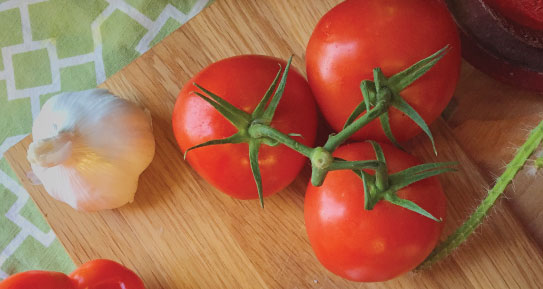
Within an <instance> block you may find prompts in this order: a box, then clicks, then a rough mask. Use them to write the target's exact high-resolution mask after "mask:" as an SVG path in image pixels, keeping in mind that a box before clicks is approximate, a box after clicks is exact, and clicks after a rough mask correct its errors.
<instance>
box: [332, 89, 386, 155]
mask: <svg viewBox="0 0 543 289" xmlns="http://www.w3.org/2000/svg"><path fill="white" fill-rule="evenodd" d="M389 102H390V100H389V99H385V100H382V101H379V102H378V103H377V104H376V105H375V107H374V108H373V109H371V110H370V111H369V112H368V113H366V114H364V115H363V116H361V117H360V118H358V119H357V120H355V121H354V122H353V123H351V124H349V125H348V126H347V127H345V128H344V129H343V130H341V131H340V132H338V133H337V134H334V135H330V137H329V138H328V140H327V141H326V144H325V145H324V149H326V150H327V151H329V152H333V151H334V150H336V148H337V147H339V146H340V145H341V144H343V143H344V142H345V141H346V140H347V139H349V138H350V137H351V136H352V135H353V134H354V133H356V132H357V131H358V130H359V129H361V128H362V127H363V126H365V125H367V124H368V123H370V122H371V121H373V120H374V119H376V118H378V117H379V116H380V115H382V114H383V113H386V112H387V110H388V107H389V105H390V103H389Z"/></svg>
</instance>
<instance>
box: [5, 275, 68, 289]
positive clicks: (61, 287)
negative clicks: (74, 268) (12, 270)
mask: <svg viewBox="0 0 543 289" xmlns="http://www.w3.org/2000/svg"><path fill="white" fill-rule="evenodd" d="M36 288H40V289H76V288H77V287H76V286H75V283H74V282H73V280H71V279H70V278H69V277H68V276H66V275H65V274H63V273H60V272H48V271H27V272H21V273H17V274H14V275H12V276H10V277H8V278H6V279H5V280H4V281H0V289H36Z"/></svg>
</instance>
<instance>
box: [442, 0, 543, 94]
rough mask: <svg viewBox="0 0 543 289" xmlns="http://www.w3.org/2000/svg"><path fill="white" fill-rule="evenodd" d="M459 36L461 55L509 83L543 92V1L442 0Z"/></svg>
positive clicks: (477, 66) (479, 67)
mask: <svg viewBox="0 0 543 289" xmlns="http://www.w3.org/2000/svg"><path fill="white" fill-rule="evenodd" d="M445 2H446V3H447V6H448V7H449V10H450V11H451V13H452V14H453V16H454V18H455V20H456V22H457V24H458V27H459V29H460V34H461V38H462V55H463V56H464V58H465V59H466V60H467V61H468V62H470V63H471V64H472V65H473V66H475V67H476V68H477V69H479V70H481V71H483V72H485V73H487V74H489V75H490V76H492V77H494V78H496V79H498V80H500V81H502V82H506V83H509V84H511V85H514V86H517V87H522V88H527V89H531V90H537V91H541V92H543V5H542V7H541V10H537V11H532V10H530V9H531V8H533V6H528V5H531V4H534V3H535V2H534V1H529V0H445Z"/></svg>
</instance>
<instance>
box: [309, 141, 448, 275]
mask: <svg viewBox="0 0 543 289" xmlns="http://www.w3.org/2000/svg"><path fill="white" fill-rule="evenodd" d="M381 147H382V150H383V153H384V156H385V159H386V163H387V167H388V171H389V173H390V174H393V173H396V172H399V171H402V170H404V169H407V168H409V167H412V166H415V165H419V164H420V162H419V161H418V160H417V159H416V158H414V157H413V156H411V155H409V154H407V153H405V152H403V151H401V150H399V149H397V148H395V147H393V146H391V145H386V144H382V145H381ZM333 155H334V156H335V157H338V158H341V159H344V160H348V161H354V160H375V159H376V155H375V151H374V149H373V147H372V145H371V144H370V143H351V144H348V145H345V146H342V147H339V148H338V149H337V150H336V151H335V152H334V154H333ZM368 173H371V171H368ZM397 196H398V197H400V198H402V199H407V200H410V201H412V202H414V203H415V204H417V205H419V206H420V207H422V208H423V209H425V210H426V211H428V212H429V213H430V214H432V215H433V216H435V217H436V218H438V219H444V218H445V214H446V198H445V195H444V193H443V190H442V188H441V185H440V183H439V180H438V179H437V178H436V177H431V178H428V179H424V180H421V181H418V182H416V183H413V184H411V185H409V186H407V187H405V188H403V189H401V190H399V191H398V192H397ZM304 215H305V226H306V230H307V234H308V237H309V241H310V243H311V246H312V247H313V250H314V252H315V255H316V256H317V258H318V259H319V261H320V262H321V263H322V264H323V265H324V267H326V268H327V269H328V270H330V271H331V272H333V273H335V274H337V275H339V276H341V277H343V278H347V279H350V280H354V281H363V282H376V281H385V280H389V279H392V278H394V277H396V276H398V275H401V274H403V273H405V272H408V271H410V270H412V269H414V268H415V267H416V266H417V265H419V264H420V263H421V262H422V261H423V260H424V259H425V258H426V257H427V256H428V255H429V254H430V252H431V251H432V249H433V248H434V247H435V245H436V243H437V242H438V240H439V237H440V234H441V231H442V229H443V225H444V222H443V221H442V222H436V221H434V220H431V219H429V218H427V217H424V216H422V215H420V214H418V213H415V212H413V211H410V210H407V209H405V208H402V207H400V206H397V205H394V204H391V203H389V202H387V201H384V200H381V201H379V202H378V203H377V204H376V205H375V207H374V208H373V209H372V210H365V209H364V187H363V183H362V180H361V178H360V177H359V176H358V175H356V174H355V173H354V172H352V171H350V170H341V171H331V172H329V173H328V176H327V177H326V179H325V180H324V183H323V185H322V186H320V187H314V186H312V185H311V184H309V186H308V188H307V191H306V195H305V203H304Z"/></svg>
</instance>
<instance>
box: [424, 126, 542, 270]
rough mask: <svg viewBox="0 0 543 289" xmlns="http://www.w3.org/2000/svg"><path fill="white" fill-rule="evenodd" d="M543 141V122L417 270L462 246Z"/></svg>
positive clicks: (426, 266) (428, 265)
mask: <svg viewBox="0 0 543 289" xmlns="http://www.w3.org/2000/svg"><path fill="white" fill-rule="evenodd" d="M542 140H543V121H542V122H541V123H540V124H539V125H538V126H537V127H536V128H535V129H533V130H532V132H531V134H530V136H529V137H528V139H527V140H526V142H525V143H524V144H523V145H522V146H521V147H520V149H519V150H518V152H517V154H516V155H515V157H514V158H513V160H512V161H511V162H510V163H509V164H508V165H507V168H506V169H505V172H504V173H503V174H502V175H501V176H500V177H499V178H498V179H497V180H496V184H495V185H494V187H493V188H492V189H491V190H490V191H488V195H487V197H486V198H485V199H484V200H483V201H482V202H481V204H480V205H479V207H477V209H476V210H475V212H474V213H473V214H472V215H471V216H470V217H469V219H468V220H467V221H466V222H465V223H464V224H463V225H462V226H460V227H459V228H458V229H457V230H456V231H455V232H454V233H453V234H451V235H450V236H449V237H448V238H447V239H446V240H445V241H444V242H442V243H441V244H439V245H438V246H437V247H436V248H435V249H434V250H433V251H432V253H430V255H429V256H428V257H427V258H426V260H424V262H422V264H420V265H419V266H418V267H417V269H425V268H428V267H430V266H431V265H432V264H434V263H436V262H437V261H439V260H441V259H443V258H444V257H446V256H447V255H449V254H450V253H451V252H452V251H453V250H454V249H455V248H456V247H458V246H459V245H460V244H462V243H463V242H464V241H465V240H466V239H467V238H468V237H469V235H470V234H471V233H472V232H473V231H474V230H475V228H477V226H478V225H479V224H480V223H481V222H482V220H483V219H484V217H485V216H486V215H487V213H488V210H490V208H491V207H492V205H494V203H495V202H496V200H497V199H498V198H499V197H500V196H501V195H502V193H503V192H504V191H505V188H506V187H507V185H509V183H510V182H511V181H512V180H513V178H514V177H515V176H516V174H517V173H518V172H519V170H520V169H521V168H522V167H523V166H524V164H526V161H527V160H528V158H529V157H530V155H532V154H533V152H534V151H535V150H536V149H537V147H538V146H539V144H540V143H541V141H542Z"/></svg>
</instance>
